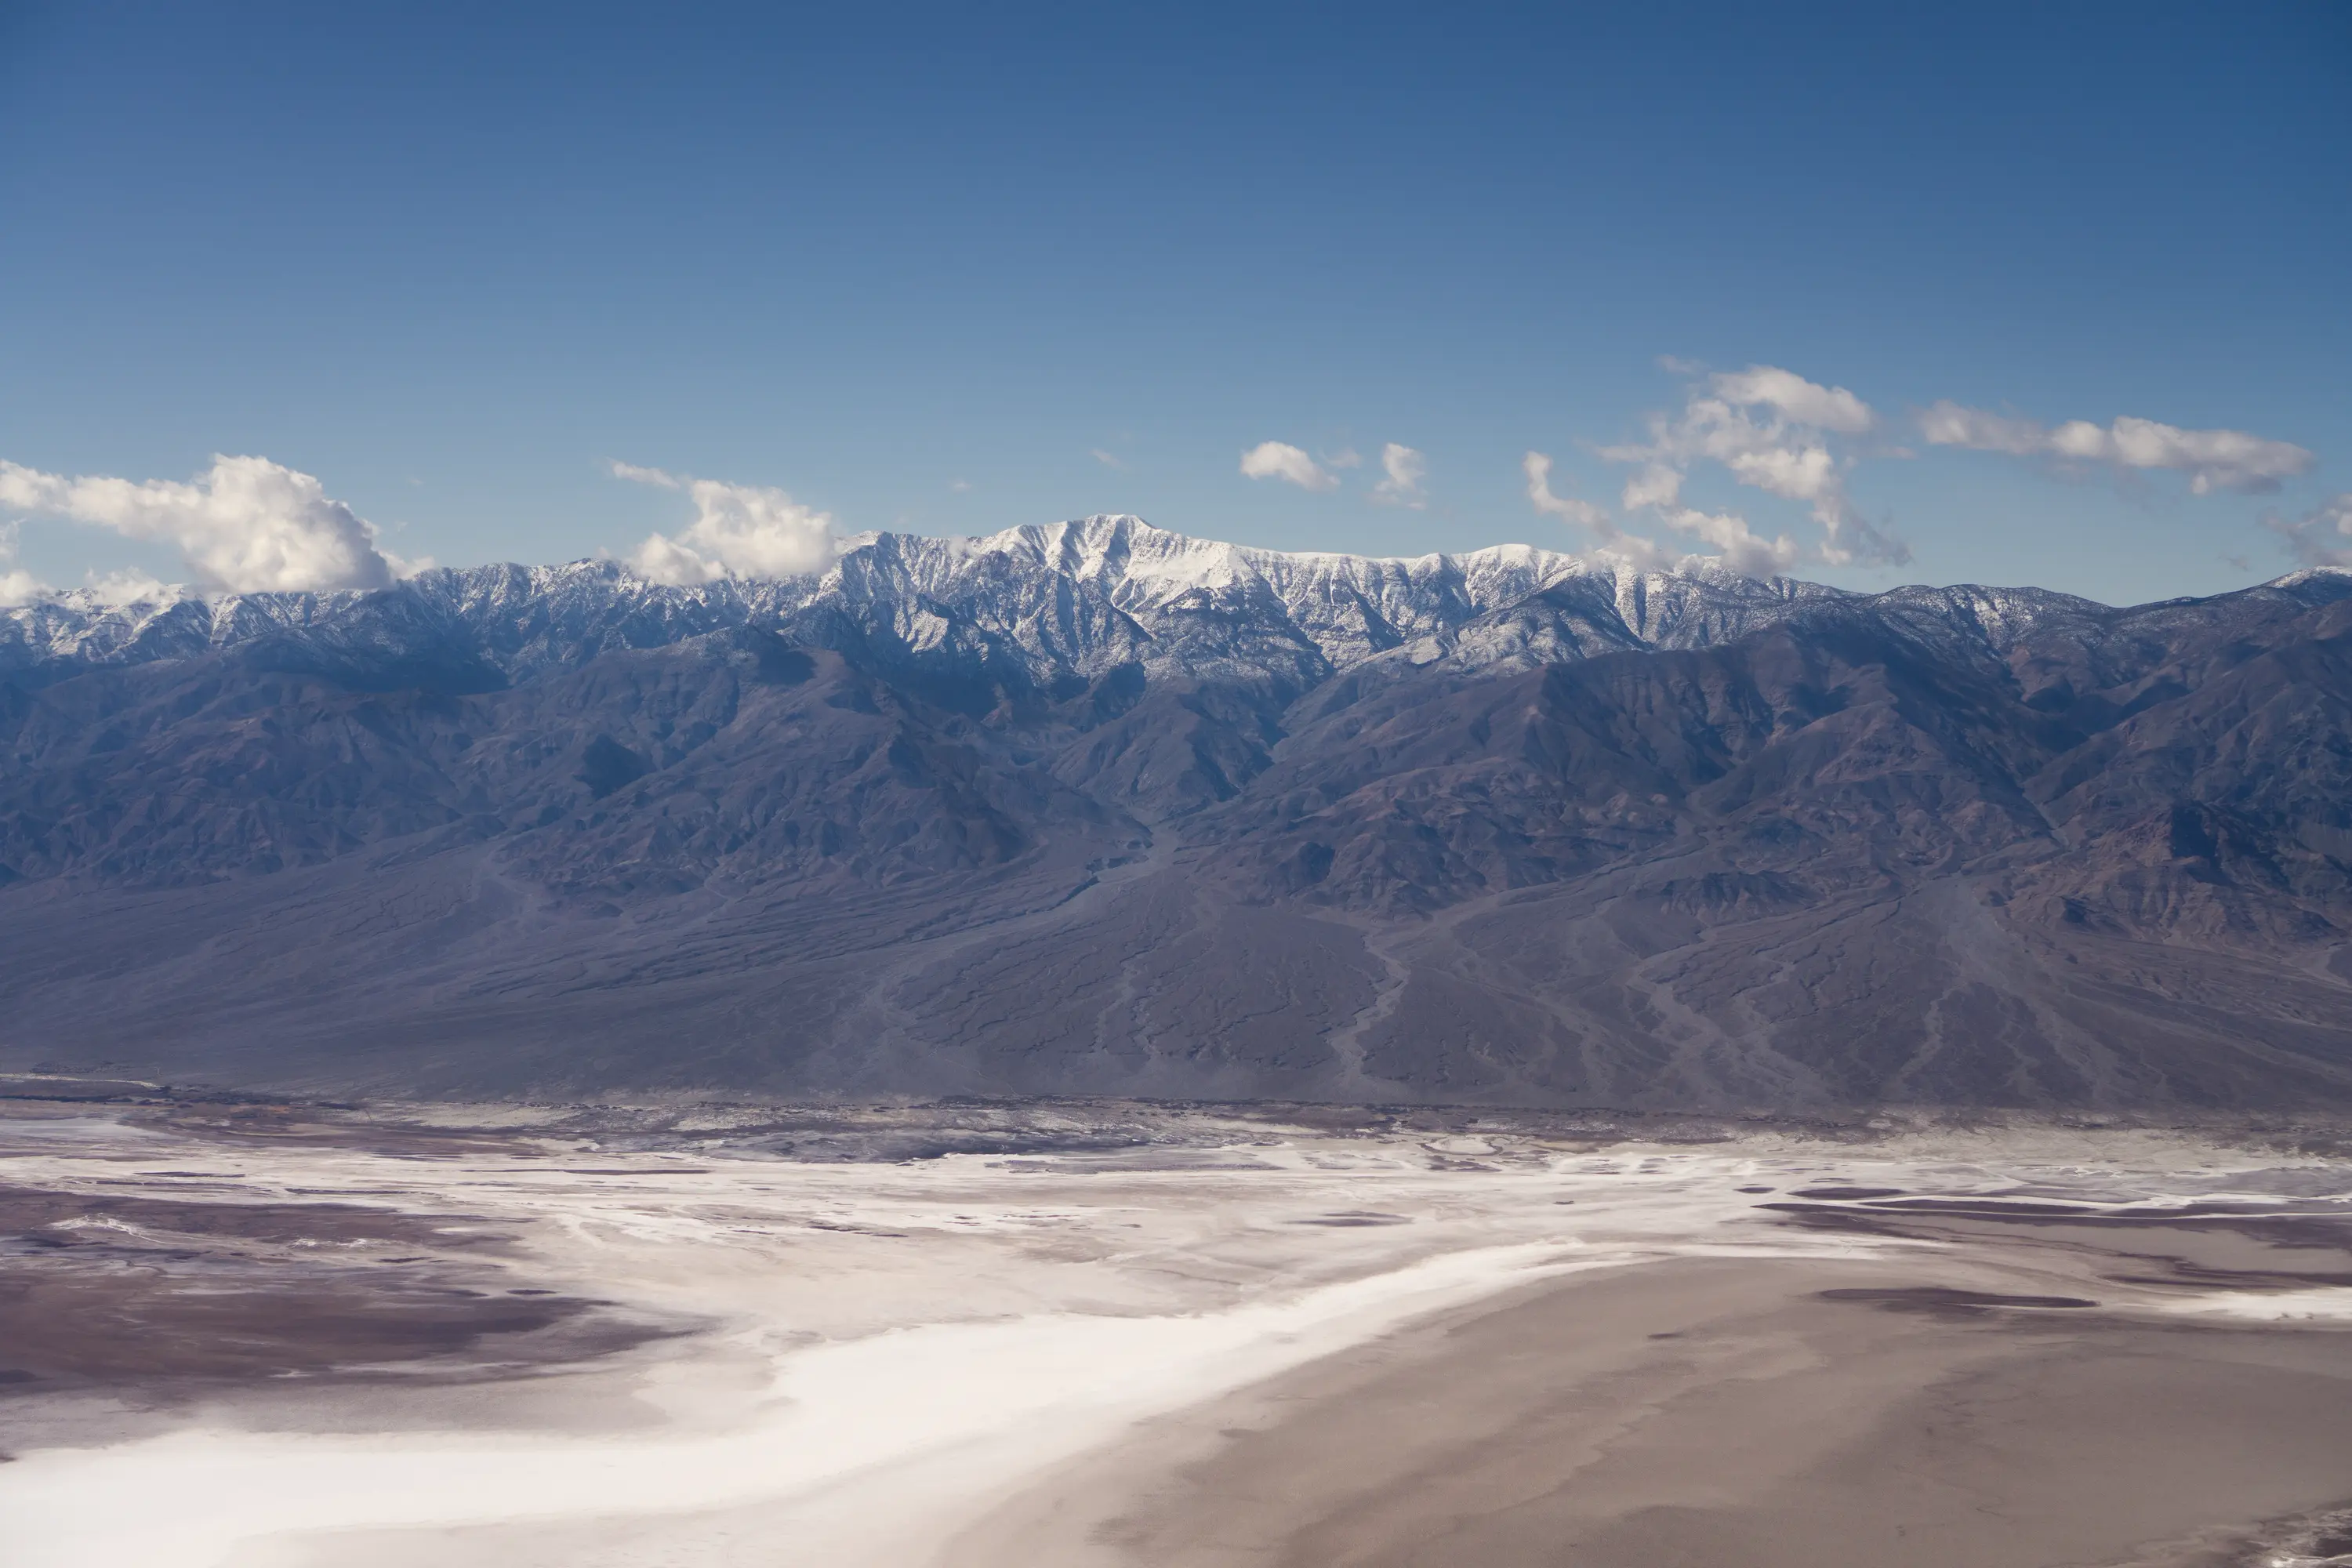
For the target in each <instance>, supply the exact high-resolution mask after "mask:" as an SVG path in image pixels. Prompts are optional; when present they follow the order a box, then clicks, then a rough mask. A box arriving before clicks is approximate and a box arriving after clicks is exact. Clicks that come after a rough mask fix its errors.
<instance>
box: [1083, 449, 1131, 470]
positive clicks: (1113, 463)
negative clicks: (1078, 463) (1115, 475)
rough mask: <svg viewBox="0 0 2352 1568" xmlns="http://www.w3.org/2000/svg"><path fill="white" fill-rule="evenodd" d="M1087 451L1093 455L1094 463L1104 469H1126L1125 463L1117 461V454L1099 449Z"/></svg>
mask: <svg viewBox="0 0 2352 1568" xmlns="http://www.w3.org/2000/svg"><path fill="white" fill-rule="evenodd" d="M1087 451H1088V452H1090V453H1092V454H1093V455H1094V459H1095V461H1096V462H1097V463H1100V464H1101V465H1102V466H1103V467H1104V468H1125V467H1127V465H1126V464H1125V463H1123V462H1121V461H1119V457H1118V453H1116V452H1106V451H1104V450H1103V449H1102V448H1101V447H1087Z"/></svg>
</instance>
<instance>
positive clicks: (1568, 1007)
mask: <svg viewBox="0 0 2352 1568" xmlns="http://www.w3.org/2000/svg"><path fill="white" fill-rule="evenodd" d="M2347 929H2352V577H2348V576H2346V575H2344V574H2332V573H2313V574H2298V575H2296V576H2294V577H2290V578H2284V579H2282V580H2280V581H2279V582H2277V583H2274V584H2268V585H2265V586H2263V587H2260V588H2255V589H2251V590H2247V591H2245V592H2242V593H2238V594H2231V595H2222V596H2220V597H2217V598H2212V599H2206V600H2184V601H2176V602H2172V603H2168V604H2162V605H2143V606H2138V607H2137V608H2131V609H2111V608H2107V607H2105V606H2102V605H2094V604H2090V603H2087V602H2085V601H2082V600H2078V599H2073V598H2068V597H2066V596H2063V595H2053V594H2047V593H2042V592H2039V591H2035V590H1984V589H1950V590H1929V589H1916V588H1915V589H1901V590H1897V591H1895V592H1893V593H1889V594H1883V595H1850V594H1844V593H1840V592H1837V591H1835V590H1831V589H1827V588H1822V587H1818V586H1814V585H1810V584H1796V583H1788V582H1773V583H1758V582H1754V581H1750V580H1748V579H1744V578H1738V577H1735V576H1730V575H1727V574H1699V575H1676V574H1647V575H1643V574H1633V573H1629V572H1610V571H1605V570H1594V569H1591V568H1589V567H1587V566H1585V565H1583V564H1580V563H1579V562H1578V561H1576V560H1575V559H1574V558H1571V557H1567V556H1560V555H1553V554H1548V553H1546V552H1539V551H1534V550H1529V549H1526V548H1523V547H1506V548H1500V549H1494V550H1485V551H1479V552H1472V553H1469V554H1465V555H1460V556H1433V557H1427V558H1423V559H1422V560H1418V561H1411V562H1395V561H1369V560H1363V559H1360V558H1356V557H1347V556H1317V555H1285V554H1280V553H1276V552H1264V551H1253V550H1245V549H1242V548H1238V547H1235V546H1231V545H1224V544H1217V543H1213V542H1202V541H1196V540H1191V539H1186V538H1183V537H1181V536H1179V535H1175V534H1171V533H1167V532H1163V531H1159V530H1155V529H1151V528H1150V527H1148V526H1147V525H1145V524H1143V523H1141V522H1140V521H1137V520H1134V519H1128V518H1093V519H1088V520H1086V521H1082V522H1073V523H1065V524H1057V525H1055V526H1052V527H1046V528H1029V529H1020V530H1015V531H1011V532H1008V533H1005V534H1001V535H997V536H994V537H992V538H990V539H986V540H976V541H942V540H931V539H921V538H916V537H912V536H905V535H877V536H871V537H868V538H866V539H863V540H859V541H856V542H852V545H851V547H849V548H847V549H846V550H845V552H844V553H843V554H842V555H841V557H840V558H839V560H838V561H837V562H836V563H835V566H834V568H833V569H832V570H831V571H829V572H827V573H825V574H822V575H820V576H813V577H808V578H802V579H794V580H790V581H784V582H763V583H748V582H726V583H720V584H714V585H712V586H710V587H708V588H704V589H698V590H680V589H670V588H662V587H656V586H654V585H651V584H646V583H643V582H640V581H637V580H635V579H634V578H632V577H630V576H629V575H627V574H625V573H624V572H623V571H622V570H621V569H619V568H617V567H615V566H613V565H611V564H609V563H578V564H575V565H572V566H567V567H557V568H539V569H525V568H520V567H487V568H480V569H477V570H472V571H465V572H435V573H429V574H425V576H423V577H421V578H418V579H415V580H414V581H412V582H409V583H406V584H401V585H399V586H397V587H395V588H394V589H391V590H388V591H385V592H383V593H377V594H371V595H320V596H313V595H249V596H246V597H243V598H235V599H220V600H209V601H208V600H205V599H202V598H196V597H180V598H176V599H173V600H172V601H170V602H168V603H159V604H148V605H132V606H127V607H126V606H109V605H100V604H97V603H94V602H91V601H89V600H88V599H86V598H77V597H74V596H71V595H68V596H67V597H64V598H61V599H58V600H52V601H48V602H46V603H44V604H41V605H35V606H31V607H27V608H24V609H18V610H14V611H6V612H0V952H5V953H6V954H7V955H8V961H7V963H5V965H0V1068H18V1069H24V1068H47V1069H53V1070H87V1069H103V1070H108V1071H135V1072H139V1073H142V1074H145V1075H148V1076H156V1075H161V1076H165V1077H172V1078H181V1079H202V1080H206V1081H220V1082H235V1083H245V1084H253V1085H268V1086H277V1087H291V1088H302V1089H321V1090H344V1089H394V1090H402V1091H426V1092H449V1093H515V1092H528V1093H545V1094H566V1095H580V1094H584V1093H593V1092H600V1091H608V1090H609V1091H620V1090H628V1091H644V1090H649V1089H669V1090H677V1091H681V1092H689V1093H703V1092H722V1093H775V1094H794V1095H799V1094H873V1093H922V1094H929V1093H940V1092H981V1093H1016V1092H1052V1093H1070V1092H1103V1093H1119V1094H1130V1093H1142V1094H1160V1095H1169V1096H1181V1097H1223V1096H1260V1095H1265V1096H1280V1097H1296V1098H1327V1099H1342V1100H1463V1101H1494V1102H1505V1103H1550V1104H1579V1103H1588V1104H1609V1105H1614V1106H1622V1107H1637V1106H1706V1107H1715V1108H1721V1107H1739V1106H1755V1107H1759V1108H1760V1107H1779V1108H1786V1107H1803V1106H1843V1105H1853V1104H1860V1103H1871V1102H1878V1101H1886V1100H1895V1101H1937V1102H1960V1103H1978V1104H1990V1105H2078V1106H2116V1107H2121V1106H2149V1105H2217V1106H2220V1105H2226V1106H2241V1107H2243V1106H2265V1107H2284V1106H2321V1105H2326V1106H2345V1105H2352V949H2347V943H2346V931H2347Z"/></svg>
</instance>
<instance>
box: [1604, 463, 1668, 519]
mask: <svg viewBox="0 0 2352 1568" xmlns="http://www.w3.org/2000/svg"><path fill="white" fill-rule="evenodd" d="M1682 493H1683V475H1682V470H1681V469H1680V468H1668V467H1667V466H1666V465H1665V464H1664V463H1651V464H1647V465H1645V466H1644V467H1643V468H1642V469H1641V471H1640V472H1638V473H1636V474H1635V475H1634V476H1633V478H1632V479H1627V480H1626V481H1625V493H1624V494H1623V495H1622V496H1621V497H1620V498H1619V499H1620V500H1622V501H1623V503H1624V506H1625V510H1627V511H1639V510H1642V509H1643V507H1652V506H1662V507H1663V506H1672V505H1674V504H1675V501H1677V500H1680V499H1681V498H1682Z"/></svg>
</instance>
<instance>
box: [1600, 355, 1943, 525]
mask: <svg viewBox="0 0 2352 1568" xmlns="http://www.w3.org/2000/svg"><path fill="white" fill-rule="evenodd" d="M1669 368H1672V369H1676V370H1680V371H1683V372H1685V373H1690V374H1695V371H1694V367H1689V366H1685V365H1681V364H1680V363H1678V362H1677V363H1675V364H1672V365H1670V366H1669ZM1877 423H1878V416H1877V415H1876V414H1875V413H1874V412H1873V410H1872V409H1871V406H1870V405H1868V404H1867V403H1864V401H1863V400H1862V399H1861V398H1859V397H1857V396H1855V395H1853V393H1851V392H1849V391H1847V390H1846V389H1845V388H1844V387H1842V386H1823V385H1822V384H1819V383H1817V382H1811V381H1807V380H1806V379H1805V378H1804V377H1803V376H1801V375H1799V374H1796V373H1795V372H1794V371H1789V370H1782V369H1780V367H1779V366H1777V365H1769V364H1756V365H1749V366H1748V368H1747V369H1746V370H1742V371H1724V372H1718V373H1717V374H1713V375H1708V376H1705V377H1704V378H1701V379H1698V380H1696V381H1695V383H1694V384H1693V385H1692V387H1691V389H1690V391H1689V393H1688V394H1687V395H1686V396H1685V399H1684V403H1683V408H1682V412H1681V413H1680V414H1678V415H1673V416H1668V415H1663V414H1661V415H1654V416H1651V418H1650V421H1649V431H1650V438H1649V439H1648V440H1647V441H1645V442H1638V443H1634V444H1632V445H1627V446H1620V447H1603V448H1601V457H1603V458H1607V459H1608V460H1610V461H1612V462H1619V463H1633V464H1638V465H1640V466H1639V468H1638V469H1637V470H1636V472H1635V473H1634V475H1633V478H1632V479H1628V480H1627V481H1626V483H1625V491H1624V498H1623V499H1624V504H1625V508H1626V510H1627V511H1629V512H1633V511H1639V510H1649V511H1652V512H1654V513H1655V514H1656V515H1657V516H1658V517H1659V518H1661V519H1662V520H1663V521H1666V522H1668V523H1670V524H1672V525H1673V526H1675V527H1676V528H1680V529H1683V530H1685V531H1692V532H1697V533H1699V534H1701V535H1702V537H1709V538H1710V542H1715V543H1717V544H1718V545H1719V546H1720V547H1721V548H1723V549H1724V550H1725V552H1726V556H1725V559H1726V562H1727V563H1729V562H1730V561H1731V560H1732V559H1733V558H1734V557H1735V556H1736V557H1737V558H1738V559H1739V560H1741V561H1746V562H1763V561H1767V560H1769V561H1771V562H1773V563H1776V564H1775V565H1774V566H1773V567H1772V570H1774V571H1782V570H1786V569H1787V567H1788V566H1790V565H1791V564H1793V563H1794V561H1795V559H1796V557H1795V556H1792V555H1790V554H1789V551H1788V550H1787V549H1784V548H1783V546H1784V545H1787V544H1788V536H1787V535H1785V534H1783V535H1780V536H1779V537H1778V538H1777V539H1775V540H1773V541H1770V542H1766V541H1763V540H1761V539H1759V538H1758V537H1757V536H1756V535H1755V534H1753V533H1752V532H1749V531H1748V527H1747V524H1746V522H1745V521H1742V520H1739V519H1737V518H1733V517H1731V516H1730V514H1727V513H1726V514H1715V513H1706V512H1700V511H1696V510H1690V509H1688V508H1685V507H1683V506H1681V504H1680V500H1681V496H1682V486H1683V481H1684V479H1685V478H1686V477H1687V476H1688V474H1689V471H1690V469H1691V468H1692V466H1693V465H1695V464H1697V463H1703V462H1704V463H1716V464H1719V465H1721V466H1722V467H1723V468H1724V469H1725V470H1726V471H1727V472H1728V473H1729V474H1730V475H1731V477H1732V479H1735V480H1737V481H1738V483H1740V484H1743V485H1747V486H1749V487H1750V488H1752V489H1760V490H1763V491H1764V492H1766V493H1767V494H1769V495H1776V496H1780V497H1783V498H1785V499H1787V500H1797V501H1802V502H1804V503H1805V504H1806V505H1807V506H1809V507H1810V508H1811V510H1812V513H1813V517H1814V520H1815V521H1818V522H1819V523H1820V524H1821V526H1822V538H1821V541H1820V542H1819V543H1818V544H1817V545H1815V546H1814V547H1813V551H1812V553H1813V555H1814V556H1815V557H1816V558H1817V559H1819V560H1821V561H1822V562H1825V563H1829V564H1831V565H1843V564H1846V563H1854V562H1860V563H1869V564H1900V563H1904V562H1906V561H1908V560H1910V559H1911V551H1910V547H1909V546H1907V545H1906V544H1905V543H1903V542H1901V541H1900V540H1897V539H1894V538H1891V537H1889V536H1888V535H1886V534H1885V533H1884V532H1882V531H1880V530H1879V529H1877V528H1876V527H1874V526H1873V525H1872V524H1871V523H1870V522H1868V521H1865V520H1864V518H1863V517H1862V515H1861V514H1860V513H1859V512H1858V511H1857V510H1855V509H1854V506H1853V502H1852V500H1850V499H1849V498H1848V497H1847V495H1846V489H1845V476H1846V472H1847V470H1848V469H1849V468H1852V467H1853V458H1852V457H1850V456H1848V457H1841V456H1840V455H1839V454H1838V452H1837V451H1836V450H1835V449H1834V448H1833V447H1832V437H1854V436H1860V435H1863V434H1864V433H1866V432H1868V431H1870V430H1871V429H1873V428H1874V427H1875V426H1876V425H1877ZM1700 519H1704V520H1707V521H1704V522H1700V521H1693V520H1700ZM1726 519H1728V520H1729V521H1734V522H1738V532H1737V534H1736V535H1735V534H1734V533H1733V532H1732V531H1730V530H1729V528H1728V526H1727V522H1726V521H1725V520H1726ZM1710 530H1711V531H1712V532H1713V533H1714V534H1721V535H1722V536H1723V538H1722V539H1715V538H1713V537H1711V535H1710V532H1709V531H1710ZM1790 548H1793V546H1791V547H1790ZM1800 553H1802V552H1800ZM1738 569H1739V570H1742V571H1749V570H1751V569H1752V568H1751V567H1749V566H1741V567H1739V568H1738Z"/></svg>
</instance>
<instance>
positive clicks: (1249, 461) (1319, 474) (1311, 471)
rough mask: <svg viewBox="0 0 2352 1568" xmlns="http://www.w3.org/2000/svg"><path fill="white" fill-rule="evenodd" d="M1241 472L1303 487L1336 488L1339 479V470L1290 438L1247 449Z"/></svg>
mask: <svg viewBox="0 0 2352 1568" xmlns="http://www.w3.org/2000/svg"><path fill="white" fill-rule="evenodd" d="M1344 455H1345V456H1349V457H1352V456H1353V454H1352V453H1350V454H1344ZM1242 473H1243V474H1244V476H1245V477H1246V478H1249V479H1280V480H1282V481H1283V482H1284V483H1285V484H1293V485H1297V487H1298V488H1299V489H1303V490H1328V489H1337V488H1338V486H1339V476H1338V475H1337V474H1334V473H1333V472H1331V470H1330V469H1328V468H1325V467H1324V466H1323V465H1322V464H1320V463H1318V462H1317V461H1316V460H1315V459H1314V458H1310V457H1308V456H1307V454H1306V453H1305V452H1304V451H1302V450H1300V449H1299V448H1298V447H1294V446H1292V445H1291V444H1290V443H1289V442H1287V441H1260V442H1259V443H1258V444H1257V445H1256V446H1255V447H1251V448H1250V449H1249V450H1248V451H1246V452H1244V453H1243V454H1242Z"/></svg>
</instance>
